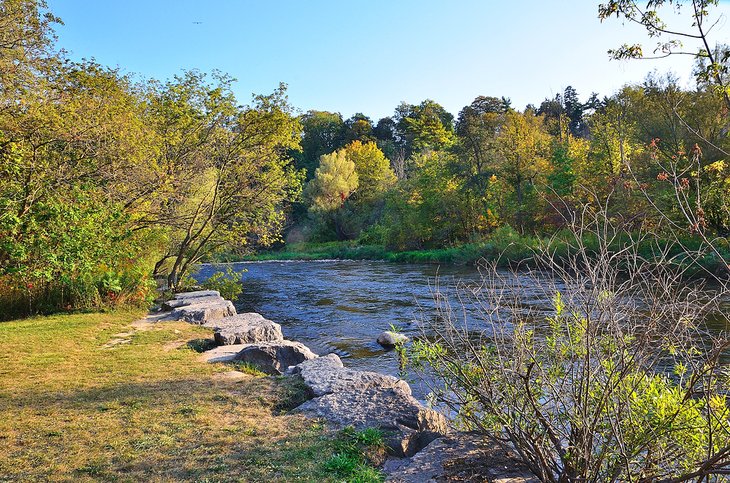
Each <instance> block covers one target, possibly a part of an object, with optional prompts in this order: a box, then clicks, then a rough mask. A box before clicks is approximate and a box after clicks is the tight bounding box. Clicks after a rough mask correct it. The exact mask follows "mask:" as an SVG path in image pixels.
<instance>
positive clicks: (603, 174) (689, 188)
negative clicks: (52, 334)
mask: <svg viewBox="0 0 730 483" xmlns="http://www.w3.org/2000/svg"><path fill="white" fill-rule="evenodd" d="M57 22H60V20H59V19H57V18H56V17H54V16H53V15H52V14H51V13H50V12H49V11H48V10H47V7H46V5H45V4H44V3H43V2H39V1H36V0H3V1H2V2H0V318H8V317H12V316H14V315H19V314H26V313H35V312H44V311H52V310H58V309H79V308H86V307H100V306H105V305H116V304H123V303H146V302H147V301H149V299H150V298H151V297H152V296H153V295H154V289H155V287H156V286H157V284H159V283H160V282H161V281H163V280H164V281H165V282H166V283H167V285H168V286H170V287H172V288H175V287H179V286H181V285H184V284H185V283H186V282H185V279H186V277H187V276H188V275H189V274H190V272H191V271H192V270H191V269H192V268H193V267H194V266H195V265H196V264H197V263H199V262H201V261H204V260H208V259H211V258H212V257H214V256H215V255H216V254H218V253H226V254H229V255H230V254H233V255H234V256H240V255H243V254H246V253H249V252H250V251H251V250H254V249H258V248H261V247H267V246H271V245H272V244H275V243H282V242H283V241H282V238H281V235H282V233H283V234H284V235H285V237H286V240H287V241H290V242H292V241H312V242H323V241H330V240H354V241H356V242H359V243H361V244H367V245H379V246H381V247H383V248H384V249H387V250H421V249H426V248H434V247H435V248H451V247H455V246H459V245H461V244H464V243H474V242H480V241H485V240H489V239H490V238H491V237H494V236H495V232H497V231H499V234H500V236H501V238H502V239H512V238H513V237H511V235H513V234H514V232H515V231H516V232H518V233H519V234H521V235H542V234H552V233H555V232H557V231H559V230H561V229H562V228H563V227H564V225H565V222H566V219H570V217H571V216H573V215H574V214H575V213H576V209H577V207H582V208H585V207H586V206H590V205H591V204H592V203H593V204H595V203H601V204H605V203H609V204H610V211H611V213H612V216H613V217H614V218H615V220H617V222H618V223H621V224H623V225H624V226H625V227H627V229H629V230H630V229H636V228H639V227H647V226H660V225H661V224H662V223H666V220H665V219H662V218H661V217H660V216H658V215H657V213H662V214H666V215H668V217H669V220H670V221H673V222H674V223H676V224H677V226H682V227H684V229H685V230H686V232H687V235H688V236H691V235H693V234H698V233H702V234H703V235H704V234H712V236H715V235H719V236H722V237H727V236H728V231H729V229H730V219H729V218H730V216H729V215H728V213H730V210H729V209H728V204H729V203H730V167H728V166H727V165H726V157H727V156H726V152H727V149H728V138H727V133H728V125H727V110H728V107H730V104H729V103H728V101H727V98H724V97H723V93H722V92H718V91H717V90H716V89H713V88H712V86H711V85H709V84H707V83H703V82H702V78H701V77H700V78H699V79H700V81H699V83H698V85H697V88H696V89H694V90H691V91H687V90H683V89H681V88H679V87H678V85H677V82H676V81H675V80H674V79H672V78H670V77H668V78H659V77H656V76H655V77H650V78H648V79H647V81H646V82H645V83H644V84H643V85H640V86H628V87H625V88H624V89H622V90H621V91H620V92H618V93H616V94H614V95H613V96H611V97H608V98H603V99H599V98H598V96H597V95H591V96H590V97H589V98H588V99H587V100H585V101H581V100H580V99H579V96H578V94H577V93H576V92H575V91H574V90H573V89H572V88H568V89H566V90H565V92H564V93H562V94H560V95H558V96H555V98H552V99H546V100H545V101H544V102H542V103H541V104H540V105H539V106H538V105H536V106H528V107H527V108H526V109H524V110H522V111H520V110H516V109H514V108H513V107H512V106H511V104H510V101H509V99H506V98H503V97H478V98H477V99H475V100H474V102H472V103H471V104H470V105H468V106H466V107H464V108H463V109H462V110H461V111H460V112H459V113H458V115H457V116H456V117H454V116H453V115H452V114H451V113H449V112H448V111H446V110H445V109H444V108H443V107H442V106H440V105H439V104H438V103H436V102H434V101H431V100H426V101H423V102H422V103H420V104H418V105H410V104H405V103H403V104H401V105H400V106H398V107H397V108H396V110H395V113H394V115H393V116H391V117H386V118H383V119H380V120H378V121H377V122H374V121H372V120H371V119H369V118H368V117H366V116H364V115H362V114H356V115H355V116H352V117H351V118H349V119H346V120H345V119H343V118H342V116H341V115H340V114H338V113H330V112H324V111H309V112H307V113H305V114H302V115H298V114H297V113H296V112H295V111H294V109H293V108H292V107H291V106H290V104H289V102H288V100H287V97H286V92H285V86H283V85H282V86H279V88H278V89H277V90H276V91H274V92H273V93H272V94H270V95H260V96H255V97H253V99H251V101H250V103H249V104H248V105H241V104H240V102H239V100H237V99H236V98H235V96H234V95H233V92H232V83H233V82H234V80H233V79H231V78H229V77H228V76H226V75H224V74H220V73H213V74H210V75H206V74H203V73H200V72H196V71H188V72H185V73H184V74H182V75H180V76H177V77H175V78H173V79H171V80H168V81H158V80H139V79H135V78H133V77H130V76H128V75H125V74H123V73H122V72H121V71H120V70H119V69H113V68H108V67H105V66H103V65H100V64H98V63H96V62H94V61H81V62H77V61H72V60H70V59H69V58H68V57H67V56H66V55H65V53H64V52H63V51H62V50H59V49H58V48H57V47H56V45H55V38H54V35H53V25H54V24H55V23H57ZM708 82H709V81H708ZM712 85H718V83H717V82H715V83H714V84H712ZM677 197H680V198H681V200H680V201H681V202H679V203H678V202H677ZM695 205H696V208H689V211H691V213H690V214H691V216H689V217H688V216H687V215H688V213H687V212H686V211H687V210H688V207H692V206H695ZM657 208H659V209H657ZM687 219H692V220H694V221H693V223H691V224H690V225H689V226H687V221H686V220H687ZM505 232H506V233H505ZM505 235H506V236H505ZM518 238H519V237H518Z"/></svg>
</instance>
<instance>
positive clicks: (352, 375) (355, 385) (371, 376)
mask: <svg viewBox="0 0 730 483" xmlns="http://www.w3.org/2000/svg"><path fill="white" fill-rule="evenodd" d="M292 372H294V373H295V374H298V375H299V376H300V377H301V378H302V379H303V380H304V384H305V385H306V386H307V387H308V388H309V390H310V391H311V392H312V394H313V395H314V396H315V397H319V396H324V395H325V394H331V393H334V392H343V391H350V390H359V391H364V390H366V389H370V388H373V387H375V388H383V389H388V388H399V389H400V390H401V391H403V392H404V393H406V394H409V395H410V394H411V387H410V386H409V385H408V383H407V382H405V381H403V380H401V379H398V378H397V377H393V376H388V375H385V374H380V373H378V372H370V371H354V370H352V369H347V368H345V367H344V366H343V364H342V361H341V360H340V358H339V357H338V356H337V354H327V355H326V356H322V357H318V358H316V359H311V360H308V361H304V362H302V363H301V364H299V365H298V366H296V367H295V368H294V370H293V371H292Z"/></svg>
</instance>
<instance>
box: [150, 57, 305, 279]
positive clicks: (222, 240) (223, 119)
mask: <svg viewBox="0 0 730 483" xmlns="http://www.w3.org/2000/svg"><path fill="white" fill-rule="evenodd" d="M216 80H217V83H216V84H209V83H208V82H207V81H206V80H205V77H204V76H202V75H200V74H198V73H195V72H189V73H187V74H186V75H185V76H184V77H182V78H177V79H176V81H174V82H171V83H168V84H167V86H166V87H165V88H164V89H163V90H162V92H161V93H160V95H159V97H158V100H157V102H156V106H157V109H158V112H157V116H158V117H159V118H160V120H159V124H158V126H159V127H158V128H159V129H160V130H161V131H162V133H163V137H164V139H165V141H166V147H165V149H164V150H163V151H162V160H161V162H163V163H167V166H168V172H170V171H172V173H173V175H172V176H171V180H170V182H171V183H172V185H171V187H172V188H173V190H174V194H173V196H174V198H173V199H172V200H170V202H169V203H167V204H166V206H164V207H163V209H162V213H161V214H162V216H161V218H160V220H159V223H161V224H163V226H165V227H166V228H167V229H168V230H169V237H170V242H171V243H170V247H169V250H168V252H167V253H166V255H165V256H164V257H163V258H162V259H161V260H160V261H159V262H158V264H157V271H161V270H165V271H166V272H167V274H168V276H167V278H168V284H169V286H170V287H173V288H174V287H176V286H177V284H178V281H179V280H180V279H181V277H182V275H183V274H185V273H186V272H187V271H188V270H189V268H190V267H191V266H192V265H194V264H196V263H198V262H199V261H200V260H201V259H202V258H204V257H205V256H207V255H209V254H210V253H212V252H214V251H216V250H218V249H221V248H227V249H230V250H234V251H235V250H243V249H245V248H246V247H247V246H248V245H249V244H250V243H252V242H255V243H257V244H259V245H263V246H266V245H269V244H270V243H271V242H272V241H273V240H275V239H276V236H277V235H278V233H279V231H280V229H281V226H282V223H283V220H284V216H283V211H282V204H283V203H284V202H285V201H287V200H291V199H293V198H294V197H295V196H296V195H297V193H298V191H299V187H300V176H299V175H298V173H297V172H296V171H294V170H293V169H292V168H291V167H290V166H289V159H288V158H287V157H286V156H284V155H283V154H282V153H286V152H287V151H288V150H291V149H296V148H297V147H298V145H299V133H300V131H299V129H300V128H299V123H298V121H297V120H296V119H295V118H294V117H293V116H292V114H291V108H290V107H289V105H288V102H287V99H286V95H285V92H286V91H285V89H286V86H285V85H283V84H282V85H280V87H279V89H278V90H276V91H275V92H274V93H273V94H271V95H269V96H261V95H259V96H255V97H254V98H253V103H252V105H250V106H245V107H239V106H238V105H237V103H236V100H235V98H234V96H233V94H232V92H231V91H230V79H228V78H227V77H225V76H223V77H218V79H216ZM175 198H177V200H175Z"/></svg>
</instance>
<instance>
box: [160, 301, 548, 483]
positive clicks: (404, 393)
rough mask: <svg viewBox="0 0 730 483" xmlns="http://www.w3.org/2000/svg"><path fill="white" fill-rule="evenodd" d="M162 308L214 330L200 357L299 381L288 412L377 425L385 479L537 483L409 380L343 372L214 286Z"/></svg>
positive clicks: (332, 357) (170, 316)
mask: <svg viewBox="0 0 730 483" xmlns="http://www.w3.org/2000/svg"><path fill="white" fill-rule="evenodd" d="M162 310H163V311H164V313H163V314H161V316H159V317H156V319H157V320H159V321H164V320H182V321H187V322H189V323H192V324H197V325H202V326H204V327H207V328H210V329H211V330H212V331H213V339H214V341H215V343H216V345H217V347H215V348H214V349H211V350H209V351H206V352H205V353H204V354H203V357H204V359H205V360H207V361H208V362H232V361H240V362H245V363H248V364H251V365H253V366H255V367H256V368H257V369H259V370H261V371H262V372H264V373H266V374H271V375H285V376H287V377H295V378H299V379H300V381H301V382H302V383H303V386H304V387H305V388H306V391H307V396H308V400H307V401H306V402H304V403H303V404H301V405H299V406H298V407H296V408H295V409H294V410H293V411H295V412H297V413H301V414H304V415H306V416H309V417H312V418H316V419H320V420H323V421H326V423H327V424H328V425H329V426H330V427H332V428H334V429H341V428H344V427H348V426H352V427H354V428H355V429H365V428H378V429H379V430H381V431H382V432H383V434H384V435H385V441H386V444H387V447H388V453H389V455H390V458H389V459H388V460H387V461H386V462H385V464H384V468H383V469H384V471H385V472H386V473H387V474H388V480H389V481H403V482H406V481H407V482H416V481H418V482H421V481H449V480H450V479H449V477H448V475H459V476H458V478H459V480H458V481H495V482H502V483H506V482H515V483H516V482H523V481H534V480H533V478H532V477H531V475H530V473H529V472H528V471H527V470H526V469H525V468H524V467H523V466H522V465H520V464H519V463H517V462H516V461H515V460H514V458H512V457H511V456H510V455H509V454H508V453H507V452H505V451H503V450H501V449H500V448H498V447H494V446H485V445H484V443H483V442H482V441H481V439H480V438H477V437H475V436H473V435H467V434H463V433H459V432H456V431H453V430H452V428H451V427H450V425H449V422H448V421H447V419H446V418H445V417H444V416H443V415H442V414H440V413H438V412H437V411H434V410H433V409H430V408H427V407H425V406H424V405H423V404H421V403H420V402H419V401H418V400H417V399H416V398H414V397H413V395H412V393H411V388H410V386H409V385H408V383H407V382H405V381H403V380H401V379H398V378H396V377H393V376H389V375H385V374H380V373H377V372H370V371H356V370H352V369H348V368H346V367H345V366H344V364H343V363H342V361H341V360H340V358H339V357H338V356H337V355H336V354H327V355H323V356H318V355H317V354H315V353H314V352H312V351H311V350H310V349H309V348H308V347H306V346H305V345H304V344H301V343H299V342H296V341H290V340H286V339H285V338H284V335H283V333H282V330H281V326H280V325H279V324H277V323H275V322H273V321H271V320H268V319H266V318H264V317H263V316H261V315H260V314H256V313H244V314H238V313H237V312H236V309H235V307H234V306H233V304H232V303H231V302H230V301H228V300H225V299H223V297H221V296H220V294H219V293H218V292H216V291H212V290H203V291H197V292H185V293H180V294H177V295H176V296H175V298H174V299H172V300H170V301H167V302H165V303H164V304H163V305H162ZM464 472H466V473H468V475H471V476H469V477H467V476H468V475H467V474H466V473H464Z"/></svg>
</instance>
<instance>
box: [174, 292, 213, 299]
mask: <svg viewBox="0 0 730 483" xmlns="http://www.w3.org/2000/svg"><path fill="white" fill-rule="evenodd" d="M220 296H221V293H220V292H219V291H217V290H196V291H194V292H180V293H176V294H175V297H174V298H175V299H195V298H200V297H220Z"/></svg>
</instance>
